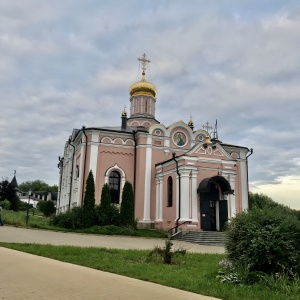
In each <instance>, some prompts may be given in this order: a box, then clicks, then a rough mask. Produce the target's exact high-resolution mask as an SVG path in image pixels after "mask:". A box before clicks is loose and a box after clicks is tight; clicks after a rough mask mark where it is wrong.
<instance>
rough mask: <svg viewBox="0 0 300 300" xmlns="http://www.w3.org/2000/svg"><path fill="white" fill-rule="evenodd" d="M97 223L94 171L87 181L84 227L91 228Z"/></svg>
mask: <svg viewBox="0 0 300 300" xmlns="http://www.w3.org/2000/svg"><path fill="white" fill-rule="evenodd" d="M94 223H95V183H94V176H93V172H92V170H91V171H90V173H89V176H88V178H87V180H86V188H85V194H84V200H83V225H84V227H91V226H93V225H94Z"/></svg>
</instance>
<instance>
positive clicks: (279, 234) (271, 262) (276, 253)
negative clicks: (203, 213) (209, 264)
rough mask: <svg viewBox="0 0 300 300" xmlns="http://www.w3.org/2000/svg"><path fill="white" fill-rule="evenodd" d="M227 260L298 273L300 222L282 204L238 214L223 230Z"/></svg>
mask: <svg viewBox="0 0 300 300" xmlns="http://www.w3.org/2000/svg"><path fill="white" fill-rule="evenodd" d="M225 234H226V240H225V247H226V251H227V254H228V257H229V259H230V260H231V261H232V262H233V263H235V264H239V265H244V266H247V268H249V271H250V272H251V271H262V272H264V273H268V274H271V273H276V272H280V271H281V270H282V269H283V268H285V269H288V270H293V271H294V272H300V222H299V221H298V220H297V218H296V217H295V215H294V214H293V212H291V211H288V210H286V209H282V208H281V207H270V206H269V207H267V208H262V209H259V208H253V209H251V210H250V211H249V212H243V213H240V214H238V215H237V216H236V217H235V218H233V219H232V220H231V222H230V223H229V224H228V225H227V228H226V230H225Z"/></svg>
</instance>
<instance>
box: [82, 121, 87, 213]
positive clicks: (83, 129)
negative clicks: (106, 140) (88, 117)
mask: <svg viewBox="0 0 300 300" xmlns="http://www.w3.org/2000/svg"><path fill="white" fill-rule="evenodd" d="M82 132H83V134H84V135H85V152H84V167H83V180H82V193H81V207H82V205H83V194H84V180H85V166H86V152H87V143H88V140H87V135H86V133H85V126H82Z"/></svg>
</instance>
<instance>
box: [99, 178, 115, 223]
mask: <svg viewBox="0 0 300 300" xmlns="http://www.w3.org/2000/svg"><path fill="white" fill-rule="evenodd" d="M98 211H99V218H100V224H101V225H110V224H111V211H112V210H111V197H110V189H109V185H108V184H107V183H106V184H104V185H103V187H102V192H101V202H100V206H99V209H98Z"/></svg>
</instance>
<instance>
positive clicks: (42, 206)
mask: <svg viewBox="0 0 300 300" xmlns="http://www.w3.org/2000/svg"><path fill="white" fill-rule="evenodd" d="M37 208H38V209H39V210H40V211H41V212H42V213H43V214H44V215H45V217H50V216H51V215H52V214H54V213H55V204H54V202H53V201H51V200H48V201H39V203H38V204H37Z"/></svg>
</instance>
